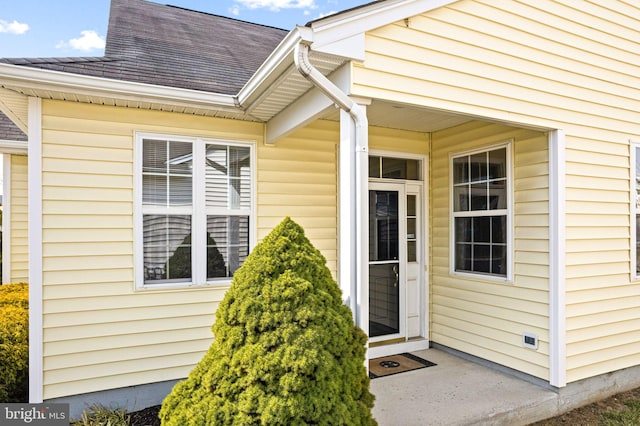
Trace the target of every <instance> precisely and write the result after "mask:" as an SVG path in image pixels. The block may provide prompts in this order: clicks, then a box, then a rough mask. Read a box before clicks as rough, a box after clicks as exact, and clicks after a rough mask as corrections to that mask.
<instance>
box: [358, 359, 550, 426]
mask: <svg viewBox="0 0 640 426" xmlns="http://www.w3.org/2000/svg"><path fill="white" fill-rule="evenodd" d="M413 353H414V354H415V355H417V356H420V357H422V358H425V359H427V360H429V361H431V362H435V363H436V364H437V365H436V366H434V367H428V368H423V369H420V370H414V371H409V372H405V373H401V374H396V375H392V376H386V377H379V378H376V379H372V380H371V392H372V393H373V394H374V395H375V396H376V401H375V406H374V409H373V415H374V417H375V418H376V420H377V421H378V423H379V424H380V425H381V426H386V425H389V426H397V425H403V426H411V425H420V426H424V425H509V426H517V425H527V424H530V423H532V422H535V421H538V420H542V419H545V418H548V417H552V416H555V415H556V414H558V412H559V410H558V407H559V400H560V399H559V395H558V393H557V392H555V391H554V390H551V389H545V388H544V387H540V386H538V385H536V384H533V383H530V382H527V381H525V380H522V379H520V378H517V377H515V376H512V375H509V374H506V373H503V372H500V371H498V370H495V369H492V368H489V367H485V366H482V365H480V364H476V363H474V362H471V361H467V360H465V359H462V358H459V357H457V356H455V355H452V354H449V353H446V352H443V351H442V350H439V349H428V350H423V351H418V352H413Z"/></svg>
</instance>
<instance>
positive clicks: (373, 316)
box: [369, 190, 400, 337]
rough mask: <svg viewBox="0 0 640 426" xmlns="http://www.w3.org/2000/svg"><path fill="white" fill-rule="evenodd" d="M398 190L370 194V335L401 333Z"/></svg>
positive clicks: (370, 192)
mask: <svg viewBox="0 0 640 426" xmlns="http://www.w3.org/2000/svg"><path fill="white" fill-rule="evenodd" d="M398 206H399V199H398V191H374V190H372V191H369V260H370V262H371V263H370V264H369V335H370V337H377V336H386V335H390V334H397V333H399V332H400V290H399V287H400V276H399V271H400V263H399V261H398V255H399V246H400V244H399V237H400V235H399V227H398V225H399V216H398V213H399V212H398Z"/></svg>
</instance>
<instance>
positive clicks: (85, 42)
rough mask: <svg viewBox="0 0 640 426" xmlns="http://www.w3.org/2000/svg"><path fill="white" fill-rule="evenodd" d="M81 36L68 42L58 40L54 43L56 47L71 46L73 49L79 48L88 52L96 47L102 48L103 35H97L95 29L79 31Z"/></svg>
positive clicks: (103, 44) (103, 43) (103, 42)
mask: <svg viewBox="0 0 640 426" xmlns="http://www.w3.org/2000/svg"><path fill="white" fill-rule="evenodd" d="M80 34H81V36H80V37H78V38H72V39H71V40H69V41H68V42H65V41H60V42H58V44H56V48H57V49H64V48H68V47H71V48H72V49H75V50H81V51H83V52H90V51H92V50H96V49H104V46H105V40H104V37H102V36H100V35H98V33H96V32H95V31H92V30H85V31H80Z"/></svg>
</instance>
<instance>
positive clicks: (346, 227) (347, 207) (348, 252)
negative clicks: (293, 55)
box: [338, 109, 357, 321]
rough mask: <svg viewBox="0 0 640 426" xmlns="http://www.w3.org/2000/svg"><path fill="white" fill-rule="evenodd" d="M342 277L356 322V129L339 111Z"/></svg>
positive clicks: (341, 282) (346, 302) (340, 280)
mask: <svg viewBox="0 0 640 426" xmlns="http://www.w3.org/2000/svg"><path fill="white" fill-rule="evenodd" d="M339 149H340V155H339V164H340V165H339V167H340V169H339V183H338V186H339V193H340V199H339V200H340V204H339V206H340V207H339V232H338V236H339V241H340V243H339V253H340V263H339V268H338V269H339V280H338V282H339V283H340V288H341V290H342V297H343V301H344V303H345V304H346V305H347V306H349V307H350V308H351V312H352V315H353V319H354V321H357V287H356V283H357V278H356V277H357V274H356V265H357V263H356V170H355V158H356V130H355V123H354V122H353V120H352V119H351V115H350V114H349V113H348V112H346V111H344V110H342V109H341V110H340V147H339Z"/></svg>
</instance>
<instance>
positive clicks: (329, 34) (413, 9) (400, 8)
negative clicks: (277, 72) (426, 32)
mask: <svg viewBox="0 0 640 426" xmlns="http://www.w3.org/2000/svg"><path fill="white" fill-rule="evenodd" d="M456 1H457V0H395V1H393V0H388V1H384V2H379V3H374V4H371V5H369V6H364V7H359V8H356V9H354V10H351V11H349V12H344V13H338V14H336V15H335V16H328V17H325V18H322V19H319V20H318V21H315V22H312V23H311V28H312V29H313V33H314V35H313V41H314V43H313V50H316V51H321V52H325V51H326V52H327V53H331V52H333V51H334V50H336V51H342V50H343V49H342V48H341V46H340V45H341V43H342V42H343V41H346V40H350V41H349V42H348V43H351V44H353V46H355V45H356V44H355V42H356V41H357V37H358V35H361V36H362V38H364V34H365V33H366V32H367V31H371V30H373V29H376V28H380V27H382V26H385V25H388V24H390V23H393V22H396V21H399V20H402V19H405V18H410V17H412V16H415V15H419V14H421V13H425V12H429V11H431V10H434V9H437V8H439V7H443V6H447V5H449V4H452V3H455V2H456ZM332 45H336V46H332ZM361 48H362V49H363V51H362V52H354V51H352V52H350V54H349V55H346V57H352V58H354V59H356V58H361V57H364V40H362V46H361Z"/></svg>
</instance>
